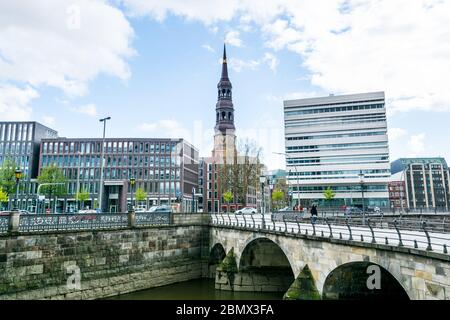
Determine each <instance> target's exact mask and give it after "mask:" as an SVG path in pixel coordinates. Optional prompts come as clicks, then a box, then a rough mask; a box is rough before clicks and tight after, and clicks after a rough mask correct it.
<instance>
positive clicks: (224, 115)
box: [222, 111, 227, 120]
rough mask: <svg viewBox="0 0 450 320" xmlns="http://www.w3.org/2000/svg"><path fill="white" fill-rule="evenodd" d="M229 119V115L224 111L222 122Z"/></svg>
mask: <svg viewBox="0 0 450 320" xmlns="http://www.w3.org/2000/svg"><path fill="white" fill-rule="evenodd" d="M226 118H227V113H226V112H225V111H222V120H225V119H226Z"/></svg>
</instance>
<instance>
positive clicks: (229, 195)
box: [223, 191, 233, 206]
mask: <svg viewBox="0 0 450 320" xmlns="http://www.w3.org/2000/svg"><path fill="white" fill-rule="evenodd" d="M223 199H224V200H225V202H226V203H227V204H228V206H229V205H230V202H231V201H233V193H231V191H227V192H225V193H224V194H223Z"/></svg>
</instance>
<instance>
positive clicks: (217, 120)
mask: <svg viewBox="0 0 450 320" xmlns="http://www.w3.org/2000/svg"><path fill="white" fill-rule="evenodd" d="M216 118H217V119H216V122H219V113H218V112H217V117H216Z"/></svg>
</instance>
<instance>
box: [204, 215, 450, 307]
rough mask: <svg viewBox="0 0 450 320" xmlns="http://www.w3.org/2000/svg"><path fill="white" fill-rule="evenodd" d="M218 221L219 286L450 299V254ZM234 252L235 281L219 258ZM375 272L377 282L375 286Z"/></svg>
mask: <svg viewBox="0 0 450 320" xmlns="http://www.w3.org/2000/svg"><path fill="white" fill-rule="evenodd" d="M224 221H226V219H225V220H224ZM216 222H218V223H215V224H213V225H212V227H211V230H210V252H211V253H210V260H209V272H210V274H209V275H210V277H212V276H215V279H216V288H218V289H222V290H236V291H237V290H241V291H287V290H288V289H289V294H288V295H287V298H289V296H290V298H294V299H311V298H323V299H360V298H370V299H377V298H378V299H388V298H393V299H421V300H422V299H450V256H449V255H448V254H445V253H442V252H441V253H440V252H434V251H431V250H423V249H418V248H414V247H413V246H412V247H411V248H408V247H407V246H404V245H403V246H398V245H394V244H393V243H392V242H393V241H391V245H389V244H388V245H386V244H385V243H371V242H365V241H360V239H359V238H358V241H355V240H348V239H347V240H345V239H342V235H341V237H336V236H335V237H333V238H330V237H329V236H326V235H324V234H323V233H321V234H320V235H314V236H313V235H312V234H311V232H310V233H309V234H308V232H306V234H305V233H301V232H285V230H283V231H280V230H281V229H284V228H281V227H280V228H278V227H275V225H274V228H273V229H260V228H258V227H260V226H257V225H256V226H255V227H253V226H250V227H249V226H244V225H243V224H239V223H236V224H233V223H231V224H226V222H225V224H221V220H220V219H219V220H218V221H217V220H216ZM286 229H289V226H288V228H286ZM292 231H294V230H292ZM386 241H387V240H386ZM231 249H233V250H232V251H233V252H232V254H234V257H235V261H236V266H237V272H235V273H234V274H233V277H232V278H231V279H230V277H229V276H228V275H229V274H230V272H227V270H226V268H224V267H223V264H222V265H221V264H220V262H221V261H222V260H223V259H224V257H225V255H226V253H229V251H230V250H231ZM227 258H229V257H227ZM228 264H229V262H228ZM217 267H219V268H218V269H217V273H215V272H214V271H215V270H216V268H217ZM374 268H375V269H376V271H374ZM376 272H379V275H380V278H379V281H380V282H379V283H378V287H375V288H374V287H373V286H372V287H371V288H369V287H368V282H370V283H372V284H374V285H375V282H376V281H375V278H374V276H375V273H376ZM296 278H297V280H296V281H295V282H294V279H296Z"/></svg>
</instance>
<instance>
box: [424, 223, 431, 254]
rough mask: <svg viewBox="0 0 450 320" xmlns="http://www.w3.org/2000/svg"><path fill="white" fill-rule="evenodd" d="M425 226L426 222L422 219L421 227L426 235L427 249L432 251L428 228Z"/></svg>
mask: <svg viewBox="0 0 450 320" xmlns="http://www.w3.org/2000/svg"><path fill="white" fill-rule="evenodd" d="M426 226H427V222H426V221H422V229H423V232H425V235H426V236H427V241H428V246H427V251H433V248H432V247H431V238H430V235H429V234H428V230H427V229H426Z"/></svg>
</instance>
